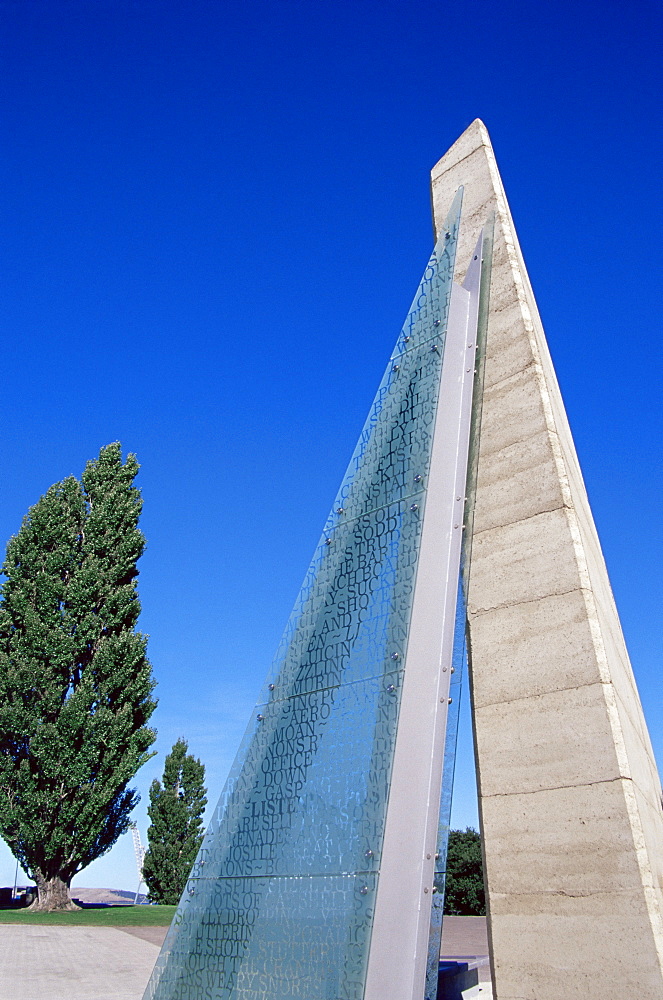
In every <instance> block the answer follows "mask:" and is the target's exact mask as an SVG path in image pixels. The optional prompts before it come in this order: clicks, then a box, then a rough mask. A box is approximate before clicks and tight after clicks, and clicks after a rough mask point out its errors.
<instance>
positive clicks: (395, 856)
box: [364, 247, 481, 1000]
mask: <svg viewBox="0 0 663 1000" xmlns="http://www.w3.org/2000/svg"><path fill="white" fill-rule="evenodd" d="M477 249H478V250H479V252H478V253H477V251H475V254H474V255H473V258H474V259H473V260H472V262H471V265H470V268H469V269H468V274H467V278H466V280H465V283H464V284H465V287H460V286H459V285H456V284H454V286H453V290H452V295H451V306H450V313H449V324H448V329H447V339H446V345H445V355H444V365H443V369H442V377H441V381H440V395H439V402H438V408H437V415H436V421H435V433H434V440H433V451H432V456H431V465H430V473H429V481H428V493H427V501H426V508H425V511H424V523H423V527H422V536H421V548H420V555H419V564H418V568H417V579H416V584H415V591H414V598H413V605H412V618H411V625H410V635H409V641H408V651H407V662H406V668H405V675H404V682H403V691H402V696H401V707H400V714H399V720H398V734H397V737H396V747H395V752H394V763H393V770H392V777H391V788H390V793H389V804H388V809H387V818H386V824H385V835H384V843H383V850H382V858H381V864H380V878H379V883H378V890H377V895H376V902H375V916H374V920H373V932H372V936H371V948H370V954H369V959H368V969H367V974H366V988H365V992H364V1000H385V998H386V997H390V998H391V997H393V998H394V1000H421V998H422V997H423V995H424V983H425V977H426V959H427V951H428V937H429V923H430V904H431V897H432V887H433V874H434V865H435V850H436V842H437V827H438V814H439V801H440V788H441V782H442V763H443V757H444V737H445V729H446V716H447V703H448V695H449V679H450V667H451V659H452V652H453V634H454V618H455V611H456V595H457V586H458V572H459V566H460V553H461V541H462V534H463V520H462V519H463V508H464V503H465V481H466V476H467V456H468V448H469V434H470V419H471V410H472V387H473V382H474V362H475V349H476V342H475V341H476V319H477V310H478V289H479V279H480V269H481V254H480V247H478V248H477ZM470 324H472V325H470Z"/></svg>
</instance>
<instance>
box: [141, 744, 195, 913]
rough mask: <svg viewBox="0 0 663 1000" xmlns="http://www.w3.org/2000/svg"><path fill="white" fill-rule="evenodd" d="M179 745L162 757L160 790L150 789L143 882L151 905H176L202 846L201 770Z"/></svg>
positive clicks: (157, 785)
mask: <svg viewBox="0 0 663 1000" xmlns="http://www.w3.org/2000/svg"><path fill="white" fill-rule="evenodd" d="M188 748H189V747H188V744H187V742H186V740H182V739H180V740H178V741H177V743H175V745H174V746H173V749H172V750H171V752H170V753H169V754H168V756H167V757H166V763H165V766H164V769H163V785H162V784H161V782H159V781H157V780H156V779H155V780H154V781H153V782H152V785H151V787H150V805H149V807H148V810H147V814H148V816H149V817H150V820H151V825H150V827H149V829H148V831H147V845H148V846H147V851H146V854H145V862H144V864H143V878H144V879H145V884H146V885H147V889H148V892H149V895H150V899H151V900H152V902H153V903H177V902H179V898H180V896H181V895H182V892H183V891H184V885H185V883H186V880H187V878H188V877H189V872H190V871H191V866H192V865H193V862H194V861H195V860H196V855H197V854H198V851H199V849H200V845H201V843H202V840H203V812H204V810H205V806H206V804H207V799H206V798H205V793H206V791H207V789H206V788H205V765H204V764H201V763H200V761H199V760H197V759H196V758H195V757H193V756H192V755H191V754H187V750H188Z"/></svg>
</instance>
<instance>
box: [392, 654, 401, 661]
mask: <svg viewBox="0 0 663 1000" xmlns="http://www.w3.org/2000/svg"><path fill="white" fill-rule="evenodd" d="M391 658H392V660H399V659H400V653H392V654H391Z"/></svg>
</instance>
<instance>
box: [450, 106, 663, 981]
mask: <svg viewBox="0 0 663 1000" xmlns="http://www.w3.org/2000/svg"><path fill="white" fill-rule="evenodd" d="M461 184H462V185H464V188H465V194H464V204H463V223H462V226H461V238H460V245H459V251H458V258H457V259H458V262H459V270H458V273H457V275H456V280H462V278H463V268H464V267H466V265H467V263H468V262H469V260H470V255H471V251H472V249H473V247H474V245H475V242H476V240H477V237H478V233H479V230H480V229H481V227H482V226H483V224H484V222H485V221H486V218H487V216H488V214H489V213H490V212H491V211H495V213H496V229H495V250H494V260H493V275H492V281H491V301H490V313H489V320H488V336H487V350H486V371H485V386H484V395H483V411H482V420H481V439H480V450H479V466H478V477H477V491H476V498H475V508H474V522H473V523H474V528H473V545H472V567H471V575H470V592H469V618H470V640H471V651H472V667H471V675H472V689H473V712H474V724H475V740H476V750H477V760H478V780H479V796H480V812H481V824H482V830H483V835H484V846H485V862H486V878H487V887H488V905H489V913H490V920H489V938H490V943H491V953H492V964H493V976H494V989H495V997H496V1000H572V998H576V997H577V998H580V997H582V998H583V1000H587V998H594V997H595V998H597V1000H598V998H600V1000H624V998H625V997H629V998H631V997H637V998H638V1000H660V997H661V996H663V971H662V970H663V918H662V913H663V812H662V809H661V785H660V780H659V777H658V774H657V772H656V766H655V762H654V756H653V753H652V749H651V744H650V741H649V736H648V734H647V729H646V725H645V722H644V717H643V714H642V708H641V705H640V701H639V698H638V693H637V689H636V685H635V681H634V678H633V672H632V670H631V666H630V663H629V659H628V654H627V651H626V647H625V644H624V640H623V636H622V632H621V628H620V625H619V619H618V616H617V611H616V608H615V604H614V600H613V597H612V592H611V589H610V583H609V580H608V575H607V571H606V567H605V563H604V561H603V556H602V554H601V547H600V544H599V540H598V536H597V534H596V529H595V527H594V523H593V520H592V515H591V511H590V508H589V503H588V500H587V495H586V492H585V488H584V484H583V481H582V475H581V472H580V468H579V465H578V460H577V457H576V453H575V449H574V446H573V440H572V437H571V432H570V429H569V425H568V421H567V418H566V414H565V411H564V406H563V403H562V398H561V394H560V391H559V387H558V385H557V380H556V377H555V373H554V370H553V366H552V362H551V359H550V355H549V352H548V348H547V344H546V340H545V335H544V332H543V327H542V325H541V320H540V318H539V315H538V312H537V309H536V304H535V301H534V295H533V293H532V289H531V286H530V283H529V279H528V277H527V272H526V269H525V265H524V261H523V258H522V254H521V252H520V248H519V245H518V240H517V237H516V234H515V230H514V227H513V221H512V219H511V215H510V213H509V208H508V205H507V202H506V197H505V195H504V190H503V187H502V183H501V180H500V177H499V174H498V171H497V166H496V163H495V158H494V154H493V151H492V147H491V145H490V140H489V138H488V134H487V132H486V129H485V127H484V126H483V124H482V123H481V122H479V121H475V122H473V124H472V125H471V126H470V127H469V128H468V129H467V131H466V132H465V133H464V134H463V135H462V136H461V137H460V139H459V140H458V141H457V142H456V143H455V144H454V146H452V148H451V149H450V150H449V152H448V153H447V154H446V155H445V156H444V157H443V158H442V160H440V162H439V163H438V164H437V165H436V166H435V167H434V169H433V172H432V197H433V211H434V218H435V222H436V228H437V227H439V226H440V225H441V224H442V222H443V220H444V217H445V215H446V212H447V210H448V207H449V205H450V203H451V200H452V198H453V195H454V193H455V191H456V190H457V188H458V187H459V186H460V185H461ZM553 228H554V220H551V231H552V230H553Z"/></svg>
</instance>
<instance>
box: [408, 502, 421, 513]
mask: <svg viewBox="0 0 663 1000" xmlns="http://www.w3.org/2000/svg"><path fill="white" fill-rule="evenodd" d="M410 510H411V511H413V512H414V511H415V510H419V504H416V503H413V504H411V505H410Z"/></svg>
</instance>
